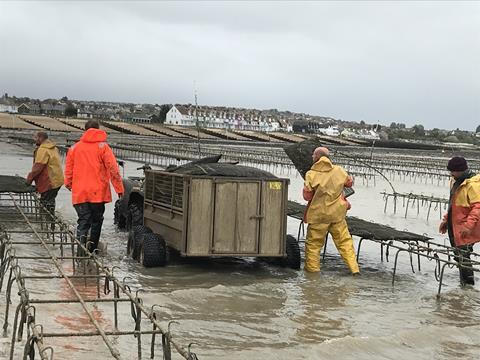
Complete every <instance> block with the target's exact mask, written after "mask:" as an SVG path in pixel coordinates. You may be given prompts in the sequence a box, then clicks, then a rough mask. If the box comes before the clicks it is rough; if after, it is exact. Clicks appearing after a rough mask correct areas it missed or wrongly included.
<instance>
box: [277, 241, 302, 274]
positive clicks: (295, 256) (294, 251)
mask: <svg viewBox="0 0 480 360" xmlns="http://www.w3.org/2000/svg"><path fill="white" fill-rule="evenodd" d="M286 253H287V256H286V257H285V258H283V259H282V266H285V267H287V266H288V267H289V268H291V269H295V270H299V269H300V263H301V256H300V246H299V244H298V241H297V239H295V238H294V237H293V236H292V235H287V239H286Z"/></svg>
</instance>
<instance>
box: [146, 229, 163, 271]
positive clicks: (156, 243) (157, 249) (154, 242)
mask: <svg viewBox="0 0 480 360" xmlns="http://www.w3.org/2000/svg"><path fill="white" fill-rule="evenodd" d="M141 251H142V256H141V260H142V265H143V266H145V267H157V266H165V265H166V264H167V244H166V243H165V240H164V239H163V238H162V237H161V236H159V235H157V234H153V233H147V234H144V235H143V243H142V247H141Z"/></svg>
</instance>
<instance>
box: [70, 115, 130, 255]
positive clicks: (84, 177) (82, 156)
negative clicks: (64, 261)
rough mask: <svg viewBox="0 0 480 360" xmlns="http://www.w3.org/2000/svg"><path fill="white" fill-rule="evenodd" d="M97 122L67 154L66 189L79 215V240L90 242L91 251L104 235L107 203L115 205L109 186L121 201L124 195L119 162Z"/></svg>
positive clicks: (90, 124) (90, 125)
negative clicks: (69, 191) (102, 233)
mask: <svg viewBox="0 0 480 360" xmlns="http://www.w3.org/2000/svg"><path fill="white" fill-rule="evenodd" d="M99 128H100V126H99V124H98V121H96V120H89V121H87V123H86V124H85V130H86V131H85V133H84V134H83V135H82V137H81V138H80V141H79V142H77V143H76V144H75V145H73V146H72V147H71V148H70V149H69V150H68V153H67V159H66V161H65V187H66V188H67V189H69V190H71V191H72V203H73V206H74V208H75V211H76V212H77V215H78V221H77V224H78V225H77V239H78V240H80V241H81V242H82V243H85V242H86V241H87V236H88V232H89V231H90V245H89V250H90V251H91V252H92V251H94V250H95V249H96V248H97V245H98V241H99V239H100V233H101V231H102V224H103V214H104V212H105V203H109V202H111V201H112V194H111V190H110V182H111V183H112V184H113V187H114V189H115V192H116V193H117V194H118V197H122V196H123V193H124V188H123V182H122V178H121V176H120V172H119V170H118V164H117V160H116V159H115V155H114V154H113V151H112V149H111V148H110V146H108V144H107V143H106V140H107V134H106V133H105V131H103V130H100V129H99Z"/></svg>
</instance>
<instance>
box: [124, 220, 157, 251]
mask: <svg viewBox="0 0 480 360" xmlns="http://www.w3.org/2000/svg"><path fill="white" fill-rule="evenodd" d="M151 232H152V230H151V229H150V228H149V227H147V226H144V225H137V226H134V227H133V228H132V229H130V231H129V232H128V241H127V255H128V256H131V257H132V258H133V259H137V258H138V253H139V251H140V247H141V244H142V241H143V235H145V234H149V233H151Z"/></svg>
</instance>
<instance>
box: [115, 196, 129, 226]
mask: <svg viewBox="0 0 480 360" xmlns="http://www.w3.org/2000/svg"><path fill="white" fill-rule="evenodd" d="M113 223H114V224H115V225H117V227H118V228H119V229H120V230H125V227H126V225H127V219H125V216H123V215H122V212H121V210H120V200H117V201H115V207H114V209H113Z"/></svg>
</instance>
